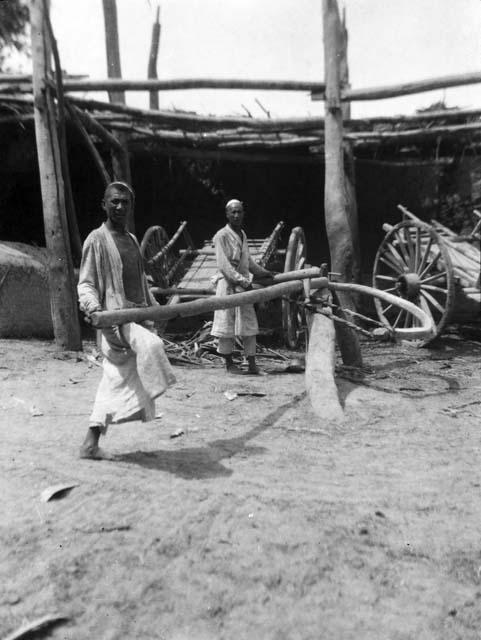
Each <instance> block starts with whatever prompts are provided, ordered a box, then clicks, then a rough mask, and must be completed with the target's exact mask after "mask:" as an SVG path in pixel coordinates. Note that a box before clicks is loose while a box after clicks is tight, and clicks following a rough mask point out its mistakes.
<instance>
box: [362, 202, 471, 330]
mask: <svg viewBox="0 0 481 640" xmlns="http://www.w3.org/2000/svg"><path fill="white" fill-rule="evenodd" d="M398 208H399V209H400V211H401V212H402V214H403V220H402V222H399V223H398V224H396V225H395V226H392V225H388V224H384V225H383V229H384V230H385V231H386V232H387V233H386V236H385V238H384V240H383V241H382V243H381V245H380V247H379V250H378V252H377V255H376V259H375V262H374V269H373V287H374V288H377V289H380V290H382V291H385V292H389V293H393V294H394V295H397V296H400V297H402V298H404V299H406V300H409V301H411V302H414V303H415V304H416V305H417V306H419V307H420V308H421V309H423V310H424V311H425V312H426V313H427V314H428V315H429V316H430V317H431V318H432V320H433V323H434V327H435V331H434V334H433V336H432V338H430V340H429V341H431V340H433V339H434V338H436V337H437V336H439V335H440V334H441V332H442V330H443V329H444V327H445V326H446V324H448V323H449V322H453V321H458V322H459V321H469V320H473V319H479V314H480V308H481V307H480V305H481V287H480V233H479V231H480V228H481V214H480V213H479V212H478V211H475V212H474V213H475V215H476V216H477V217H478V218H479V220H478V222H477V223H476V224H475V226H474V228H473V230H472V232H471V233H470V234H469V235H465V236H460V235H458V234H456V233H454V232H453V231H451V230H450V229H448V228H447V227H445V226H443V225H442V224H440V223H439V222H437V221H436V220H431V223H430V224H428V223H426V222H423V221H422V220H420V219H419V218H418V217H417V216H415V215H414V214H413V213H411V212H410V211H408V210H407V209H406V208H405V207H403V206H401V205H399V207H398ZM375 305H376V310H377V314H378V316H379V319H380V320H381V321H382V322H383V323H384V324H385V325H386V326H387V327H390V328H393V329H396V328H401V327H413V326H416V323H417V322H418V320H417V319H416V318H415V317H414V316H413V315H412V314H411V313H409V312H408V311H405V310H403V309H399V308H397V307H395V306H393V305H392V304H388V303H386V302H384V301H383V300H380V299H376V300H375Z"/></svg>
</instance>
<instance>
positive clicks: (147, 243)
mask: <svg viewBox="0 0 481 640" xmlns="http://www.w3.org/2000/svg"><path fill="white" fill-rule="evenodd" d="M168 242H169V236H168V235H167V232H166V231H165V229H164V228H163V227H160V226H154V227H149V228H148V229H147V231H146V232H145V234H144V237H143V239H142V242H141V244H140V252H141V254H142V257H143V259H144V267H145V272H146V273H147V275H150V276H152V278H153V281H154V285H155V286H156V287H168V286H169V283H168V282H167V277H166V274H167V272H168V266H167V259H168V257H167V256H165V255H164V256H161V257H160V258H158V259H156V260H153V258H154V257H155V256H156V255H157V254H158V253H159V251H160V250H161V249H162V248H163V247H165V245H166V244H167V243H168Z"/></svg>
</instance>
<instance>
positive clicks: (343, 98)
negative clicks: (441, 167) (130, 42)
mask: <svg viewBox="0 0 481 640" xmlns="http://www.w3.org/2000/svg"><path fill="white" fill-rule="evenodd" d="M104 4H105V5H106V6H107V5H108V6H110V8H112V6H113V5H114V4H115V0H104ZM31 10H32V32H33V31H34V28H35V30H36V34H37V35H36V36H35V37H36V38H37V42H40V40H38V38H40V39H42V42H43V43H44V45H47V48H48V47H52V43H53V42H54V39H53V33H52V32H51V29H50V30H49V27H48V12H47V5H46V3H45V2H44V0H31ZM323 24H324V48H325V60H326V67H325V79H326V81H325V83H324V82H316V83H313V82H301V81H289V80H286V81H271V80H255V81H251V80H240V79H235V78H234V79H222V80H220V79H215V78H184V79H171V80H159V79H157V78H155V77H150V78H148V79H145V80H126V79H122V78H113V77H111V78H108V79H105V80H90V79H84V78H77V77H67V78H64V79H61V78H60V75H61V73H60V64H59V58H58V55H57V56H56V57H57V58H58V60H57V59H56V71H57V73H52V72H51V71H50V70H49V69H48V68H47V67H45V66H42V65H41V64H40V62H39V58H40V56H42V55H44V54H43V53H42V52H41V51H40V49H39V48H38V46H37V45H35V46H33V47H32V50H33V58H34V77H33V78H30V77H28V76H25V75H0V108H1V106H2V105H9V106H10V107H13V108H14V109H15V113H13V114H12V113H11V112H10V113H9V114H8V115H6V116H2V115H0V125H6V124H8V123H10V122H14V121H23V122H27V121H28V120H29V119H33V116H34V111H35V113H36V115H35V122H36V130H37V139H38V140H39V141H40V140H41V138H42V136H44V135H45V130H46V129H45V127H46V121H44V122H43V123H42V122H41V119H40V118H39V117H38V116H39V114H38V108H37V107H38V104H40V103H39V101H43V100H45V111H44V113H47V111H48V114H49V115H48V118H49V122H50V125H49V126H50V130H52V126H51V125H52V122H53V121H54V119H55V118H56V117H58V118H59V120H60V118H61V112H62V109H61V105H62V104H64V105H65V114H66V117H67V119H69V120H70V121H71V122H72V124H73V125H74V126H75V127H77V129H78V130H79V131H80V132H81V134H82V136H83V139H84V141H85V144H86V145H87V146H88V148H89V149H90V151H91V154H92V159H93V162H94V163H95V166H97V167H98V169H99V172H100V173H101V174H102V179H103V181H104V182H106V181H107V180H108V179H109V178H111V176H110V174H109V170H108V169H107V168H106V167H105V166H104V165H103V163H102V160H101V157H100V154H99V153H98V151H97V149H96V146H95V145H96V144H98V143H99V141H100V142H102V143H103V144H106V145H108V146H109V148H111V149H112V150H113V151H115V153H116V154H117V157H119V154H120V159H121V161H123V163H124V165H123V166H124V169H125V166H126V164H125V163H126V161H127V154H128V150H127V149H126V146H127V147H129V146H130V147H131V146H132V145H135V144H146V143H147V142H148V143H149V144H155V145H156V148H157V149H159V150H161V151H162V152H164V153H165V154H166V155H173V156H174V155H186V156H190V157H193V158H195V157H200V158H218V159H223V158H226V159H237V160H245V161H249V162H271V161H272V162H287V161H298V162H300V163H303V162H305V163H319V164H321V163H322V162H323V157H325V158H331V157H333V154H334V157H335V158H336V162H335V163H334V164H331V163H330V162H328V163H326V175H325V181H326V189H325V193H326V202H325V205H326V206H325V211H326V222H327V232H328V239H329V244H330V251H331V259H332V263H333V266H334V270H336V271H338V272H339V273H341V278H342V279H343V280H344V281H346V282H349V281H351V280H352V277H353V261H354V259H355V256H354V255H353V247H355V246H356V224H357V222H356V219H355V215H353V211H347V210H346V206H345V198H344V197H343V194H344V192H345V189H346V184H347V183H348V182H349V180H348V179H349V176H347V178H346V175H345V173H344V163H343V162H342V159H343V158H344V157H345V154H346V152H347V151H346V149H347V147H346V145H349V146H350V147H351V148H352V149H354V150H356V149H359V148H365V147H376V146H380V145H385V144H390V143H392V142H395V141H398V140H403V141H413V140H417V141H419V140H432V139H433V138H437V139H439V138H440V137H442V138H444V137H446V138H449V137H456V138H463V137H464V138H466V139H467V140H470V141H474V142H475V144H481V119H480V115H481V108H479V109H470V110H464V111H462V110H440V111H438V112H429V113H426V114H423V113H419V114H416V115H414V116H405V117H402V118H388V117H381V118H379V117H377V118H364V119H357V120H355V119H352V118H349V117H347V118H346V116H349V110H348V109H346V108H345V107H346V105H348V104H349V103H350V102H352V101H359V100H378V99H385V98H389V97H397V96H402V95H409V94H413V93H421V92H424V91H431V90H433V89H438V88H446V87H455V86H462V85H468V84H475V83H480V82H481V72H475V73H469V74H461V75H457V76H444V77H440V78H432V79H426V80H423V81H418V82H412V83H403V84H399V85H393V86H386V87H378V88H368V89H352V88H350V86H349V79H348V77H347V50H346V46H347V29H346V26H345V21H344V20H343V21H342V22H341V19H340V16H339V10H338V6H337V1H336V0H323ZM106 26H107V27H108V25H106ZM159 31H160V24H159V27H158V28H157V29H154V31H153V33H157V34H158V33H159ZM157 46H158V43H157ZM154 53H155V46H154V47H153V49H152V50H151V54H150V55H151V58H152V56H153V55H154ZM57 54H58V52H57ZM338 54H340V55H338ZM341 61H342V68H341ZM152 69H153V67H151V72H150V73H149V75H153V70H152ZM117 71H118V73H117V75H120V73H119V71H120V63H119V65H118V69H117ZM62 80H63V81H62ZM179 88H182V89H198V88H219V89H220V88H222V89H262V90H276V91H278V90H287V91H302V92H310V94H311V97H312V99H314V100H324V101H325V105H326V111H325V117H324V118H318V117H307V118H283V119H274V118H272V119H270V118H269V119H254V118H250V117H231V116H201V115H197V114H192V113H183V112H178V111H161V110H157V109H135V108H131V107H128V106H127V105H125V104H122V103H120V102H118V101H116V102H110V103H107V102H103V101H99V100H93V99H92V100H91V99H85V98H78V97H76V96H75V93H77V92H79V91H89V90H92V91H93V90H95V91H99V90H105V91H109V92H124V91H127V90H128V91H149V92H151V95H153V93H154V92H158V91H166V90H172V89H179ZM34 104H35V106H36V108H35V109H34ZM119 134H121V141H119V139H118V135H119ZM55 144H58V143H55ZM55 144H54V143H53V142H52V144H51V145H50V147H52V145H53V146H55ZM39 146H40V143H39ZM347 150H348V149H347ZM122 154H123V155H122ZM54 156H55V154H54ZM39 164H40V165H41V171H43V170H44V167H45V166H47V164H48V162H47V159H46V157H45V154H43V155H41V154H40V152H39ZM42 165H43V168H42ZM52 171H53V170H52ZM67 172H68V167H67V166H66V165H65V163H63V164H62V166H61V167H60V166H57V165H55V172H54V173H52V176H55V177H54V183H55V186H56V189H55V190H56V194H57V195H56V196H55V202H56V206H55V207H53V208H52V194H50V195H49V194H48V193H47V191H46V190H45V189H44V186H42V193H43V200H44V211H45V212H47V211H49V212H52V211H54V212H55V213H49V214H48V215H49V216H52V215H53V216H54V217H55V220H56V228H57V229H60V230H61V233H62V235H63V240H62V243H63V248H62V246H60V245H61V244H62V243H59V244H56V245H55V246H53V245H49V250H50V251H51V252H52V264H55V263H56V261H57V262H58V261H59V260H61V261H64V263H65V264H66V265H67V268H66V269H65V271H64V274H66V277H67V278H68V280H69V285H66V283H65V282H63V283H62V286H61V287H60V288H59V283H54V281H55V278H54V277H52V278H51V281H52V283H53V284H52V286H53V287H57V289H56V290H58V291H61V290H63V293H62V295H61V296H60V298H61V299H62V300H61V301H60V299H59V298H58V296H54V298H53V300H52V315H53V316H55V317H56V318H57V319H58V322H54V327H57V328H56V329H55V335H56V339H57V342H58V343H59V344H61V345H63V346H66V347H67V348H76V346H78V339H77V338H76V337H69V338H66V337H65V335H66V334H72V336H75V335H76V334H77V333H78V330H75V329H74V326H75V325H76V326H77V327H78V321H77V318H76V313H74V305H73V304H72V302H71V300H72V299H75V297H76V296H75V295H73V294H72V291H74V279H73V269H72V268H71V257H69V251H70V249H69V242H68V241H67V237H68V235H70V246H74V244H75V237H74V235H75V234H74V229H75V224H74V220H70V222H69V224H65V219H66V205H65V202H64V201H65V197H66V196H65V193H66V191H65V192H64V189H65V184H66V183H68V178H67V180H65V177H66V174H67ZM44 182H45V181H43V182H42V185H44ZM351 192H352V191H351ZM45 215H47V214H45ZM48 224H50V223H49V222H47V219H46V221H45V225H46V229H47V225H48ZM67 228H69V229H70V234H68V232H67ZM72 229H73V231H72ZM346 249H347V250H346ZM52 273H53V272H52ZM67 289H70V291H67ZM69 300H70V302H69ZM343 302H344V304H345V305H347V306H348V307H352V305H353V301H352V300H347V299H346V300H344V301H343ZM66 309H67V312H66V311H65V310H66ZM61 327H62V329H61ZM67 328H70V329H72V330H71V331H70V330H67V331H65V329H67ZM60 334H62V336H63V337H60ZM338 339H339V340H340V343H341V346H343V345H344V346H345V354H346V358H347V359H348V360H349V361H350V363H353V362H357V363H359V362H360V357H359V349H358V345H356V344H355V340H354V339H353V337H352V336H350V337H349V336H343V337H342V336H338Z"/></svg>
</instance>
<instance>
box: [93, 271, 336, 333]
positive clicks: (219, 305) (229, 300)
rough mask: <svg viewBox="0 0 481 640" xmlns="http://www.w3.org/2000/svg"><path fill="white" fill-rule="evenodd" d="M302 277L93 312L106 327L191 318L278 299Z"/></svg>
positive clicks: (321, 282) (320, 281)
mask: <svg viewBox="0 0 481 640" xmlns="http://www.w3.org/2000/svg"><path fill="white" fill-rule="evenodd" d="M312 282H313V283H314V285H313V286H316V287H317V286H324V287H326V286H327V284H328V281H327V278H315V279H314V280H313V281H312ZM303 286H304V285H303V284H302V281H301V280H295V281H292V282H282V283H280V284H275V285H272V286H270V287H265V288H264V289H255V290H253V291H244V292H243V293H233V294H231V295H228V296H212V297H210V298H205V299H203V300H194V301H193V302H184V303H181V304H171V305H164V306H159V307H137V308H132V309H118V310H116V311H97V312H95V313H93V314H92V325H93V326H94V327H106V326H110V325H112V324H124V323H125V322H142V321H143V320H168V319H172V318H188V317H192V316H196V315H201V314H205V313H211V312H213V311H215V310H217V309H231V308H233V307H238V306H239V305H243V304H256V303H259V302H267V301H268V300H274V299H275V298H281V297H282V296H284V295H289V294H291V293H294V292H296V291H302V290H303Z"/></svg>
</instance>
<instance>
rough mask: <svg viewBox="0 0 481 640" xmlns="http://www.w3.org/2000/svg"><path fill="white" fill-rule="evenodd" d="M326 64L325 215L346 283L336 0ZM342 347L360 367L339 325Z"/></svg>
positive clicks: (355, 345) (327, 0) (352, 338)
mask: <svg viewBox="0 0 481 640" xmlns="http://www.w3.org/2000/svg"><path fill="white" fill-rule="evenodd" d="M322 13H323V26H324V67H325V83H326V96H325V123H324V138H325V139H324V154H325V187H324V215H325V220H326V231H327V238H328V242H329V250H330V254H331V271H334V272H337V273H339V274H340V278H341V280H342V281H344V282H352V280H353V256H354V249H353V238H352V233H351V225H350V224H349V216H348V212H347V207H346V180H345V174H344V146H343V126H342V110H341V87H340V65H339V61H340V55H341V22H340V18H339V10H338V6H337V2H336V0H323V12H322ZM338 298H339V303H340V305H341V306H342V307H343V308H345V309H351V310H354V302H353V300H352V297H351V296H350V295H349V294H347V293H346V292H342V293H339V296H338ZM336 332H337V339H338V343H339V348H340V350H341V354H342V357H343V361H344V363H345V364H348V365H351V366H361V365H362V357H361V349H360V346H359V340H358V337H357V334H356V333H355V332H354V331H353V330H352V329H349V328H347V327H342V328H341V325H340V324H338V325H337V327H336Z"/></svg>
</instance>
